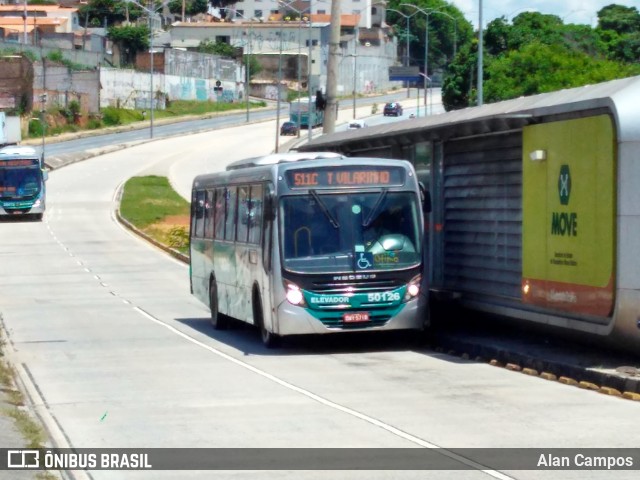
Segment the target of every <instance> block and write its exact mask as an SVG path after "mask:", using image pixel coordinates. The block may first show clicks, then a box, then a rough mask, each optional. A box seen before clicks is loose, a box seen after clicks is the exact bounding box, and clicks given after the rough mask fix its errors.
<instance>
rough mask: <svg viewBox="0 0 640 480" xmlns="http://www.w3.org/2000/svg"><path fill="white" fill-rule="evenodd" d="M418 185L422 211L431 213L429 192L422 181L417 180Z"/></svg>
mask: <svg viewBox="0 0 640 480" xmlns="http://www.w3.org/2000/svg"><path fill="white" fill-rule="evenodd" d="M419 185H420V200H421V201H422V211H423V212H424V213H431V192H429V190H427V188H426V187H425V186H424V183H422V182H419Z"/></svg>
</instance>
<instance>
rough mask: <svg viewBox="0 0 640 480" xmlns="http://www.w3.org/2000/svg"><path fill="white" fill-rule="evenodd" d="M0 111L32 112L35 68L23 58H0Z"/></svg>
mask: <svg viewBox="0 0 640 480" xmlns="http://www.w3.org/2000/svg"><path fill="white" fill-rule="evenodd" d="M0 72H1V73H0V109H1V110H8V111H13V110H15V109H22V108H24V109H25V110H26V111H29V110H31V105H32V95H33V66H32V64H31V61H29V60H28V59H27V58H25V57H22V56H16V57H13V56H9V57H0Z"/></svg>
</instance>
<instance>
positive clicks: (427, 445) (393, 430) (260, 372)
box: [133, 307, 514, 480]
mask: <svg viewBox="0 0 640 480" xmlns="http://www.w3.org/2000/svg"><path fill="white" fill-rule="evenodd" d="M133 309H134V310H136V311H137V312H138V313H140V315H142V316H144V317H146V318H148V319H149V320H151V321H152V322H155V323H157V324H158V325H161V326H163V327H165V328H166V329H167V330H169V331H171V332H172V333H175V334H176V335H178V336H180V337H182V338H184V339H185V340H187V341H189V342H191V343H193V344H195V345H197V346H199V347H201V348H204V349H205V350H208V351H209V352H211V353H213V354H215V355H218V356H219V357H221V358H224V359H225V360H228V361H230V362H232V363H235V364H236V365H238V366H240V367H242V368H245V369H247V370H249V371H251V372H253V373H255V374H257V375H260V376H261V377H264V378H266V379H267V380H270V381H272V382H274V383H277V384H278V385H280V386H282V387H284V388H287V389H289V390H292V391H294V392H296V393H299V394H301V395H304V396H305V397H307V398H310V399H311V400H314V401H316V402H318V403H321V404H322V405H325V406H327V407H329V408H333V409H334V410H338V411H340V412H343V413H346V414H347V415H351V416H353V417H356V418H359V419H361V420H364V421H365V422H367V423H370V424H372V425H375V426H376V427H379V428H382V429H383V430H386V431H387V432H389V433H392V434H394V435H396V436H398V437H400V438H403V439H405V440H407V441H409V442H412V443H414V444H416V445H419V446H421V447H424V448H433V449H438V452H439V453H440V454H442V455H444V456H446V457H449V458H451V459H453V460H456V461H458V462H460V463H463V464H464V465H467V466H469V467H471V468H473V469H475V470H479V471H482V472H484V473H486V474H487V475H489V476H491V477H493V478H497V479H499V480H514V479H513V477H510V476H508V475H505V474H504V473H502V472H498V471H497V470H491V469H488V468H487V467H486V465H481V464H479V463H477V462H474V461H473V460H470V459H468V458H465V457H462V456H460V455H458V454H456V453H453V452H450V451H448V450H446V449H444V448H442V447H440V446H438V445H436V444H434V443H431V442H427V441H426V440H423V439H421V438H419V437H416V436H414V435H411V434H410V433H407V432H404V431H402V430H400V429H399V428H396V427H394V426H393V425H389V424H388V423H384V422H382V421H380V420H378V419H376V418H373V417H370V416H369V415H365V414H364V413H361V412H358V411H357V410H353V409H351V408H349V407H345V406H344V405H340V404H338V403H335V402H332V401H331V400H327V399H326V398H323V397H321V396H319V395H316V394H315V393H313V392H310V391H309V390H305V389H304V388H301V387H298V386H296V385H294V384H292V383H289V382H287V381H285V380H282V379H280V378H278V377H275V376H274V375H271V374H270V373H267V372H265V371H264V370H260V369H259V368H256V367H254V366H253V365H250V364H248V363H245V362H243V361H242V360H238V359H237V358H234V357H232V356H231V355H228V354H226V353H224V352H222V351H220V350H218V349H216V348H214V347H212V346H210V345H207V344H205V343H202V342H201V341H199V340H196V339H195V338H192V337H190V336H189V335H187V334H186V333H183V332H181V331H180V330H178V329H177V328H175V327H172V326H171V325H168V324H166V323H164V322H163V321H161V320H159V319H157V318H156V317H154V316H153V315H151V314H150V313H147V312H145V311H144V310H143V309H141V308H140V307H133Z"/></svg>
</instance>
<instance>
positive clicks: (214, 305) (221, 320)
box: [209, 280, 229, 330]
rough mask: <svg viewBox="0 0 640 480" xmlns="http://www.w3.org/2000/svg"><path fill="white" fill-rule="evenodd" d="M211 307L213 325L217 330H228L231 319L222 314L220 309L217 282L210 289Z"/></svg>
mask: <svg viewBox="0 0 640 480" xmlns="http://www.w3.org/2000/svg"><path fill="white" fill-rule="evenodd" d="M209 306H210V307H211V325H213V328H215V329H216V330H226V329H227V327H228V326H229V317H227V316H226V315H224V314H222V313H220V311H219V309H218V287H217V286H216V282H215V280H213V281H212V282H211V286H210V287H209Z"/></svg>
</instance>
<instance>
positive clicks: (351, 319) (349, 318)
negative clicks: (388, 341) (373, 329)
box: [342, 312, 369, 323]
mask: <svg viewBox="0 0 640 480" xmlns="http://www.w3.org/2000/svg"><path fill="white" fill-rule="evenodd" d="M342 319H343V320H344V323H358V322H368V321H369V312H359V313H345V314H344V315H342Z"/></svg>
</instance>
